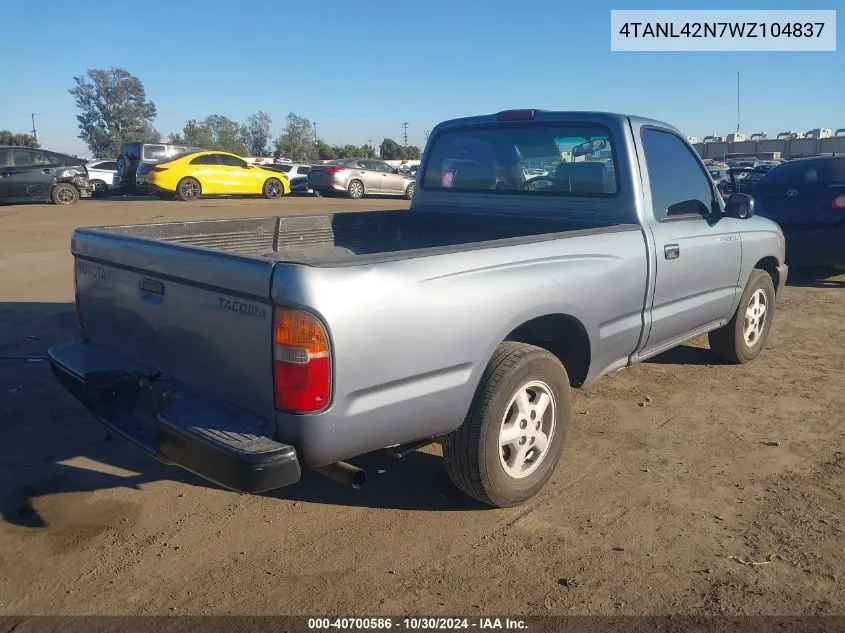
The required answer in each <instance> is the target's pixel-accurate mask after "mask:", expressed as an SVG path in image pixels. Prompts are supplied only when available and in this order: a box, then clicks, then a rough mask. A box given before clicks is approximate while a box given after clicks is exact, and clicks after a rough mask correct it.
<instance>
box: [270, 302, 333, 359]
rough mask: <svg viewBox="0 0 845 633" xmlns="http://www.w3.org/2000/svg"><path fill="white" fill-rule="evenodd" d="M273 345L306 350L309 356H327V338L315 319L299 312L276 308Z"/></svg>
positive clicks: (321, 325) (320, 324) (321, 326)
mask: <svg viewBox="0 0 845 633" xmlns="http://www.w3.org/2000/svg"><path fill="white" fill-rule="evenodd" d="M274 316H275V318H274V324H273V343H275V344H276V345H285V346H288V347H297V348H299V349H304V350H306V351H307V352H308V353H309V355H311V356H316V355H328V352H329V337H328V334H327V333H326V329H325V328H324V327H323V324H322V323H320V322H319V321H318V320H317V318H316V317H314V316H312V315H310V314H308V313H307V312H301V311H299V310H286V309H285V308H276V312H275V315H274Z"/></svg>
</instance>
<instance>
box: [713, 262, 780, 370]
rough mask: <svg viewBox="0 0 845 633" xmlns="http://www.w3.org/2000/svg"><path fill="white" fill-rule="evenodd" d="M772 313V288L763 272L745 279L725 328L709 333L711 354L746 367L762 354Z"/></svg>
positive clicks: (771, 283)
mask: <svg viewBox="0 0 845 633" xmlns="http://www.w3.org/2000/svg"><path fill="white" fill-rule="evenodd" d="M774 311H775V286H774V283H773V282H772V278H771V277H770V276H769V273H767V272H766V271H764V270H759V269H757V268H755V269H754V270H753V271H752V272H751V276H750V277H749V278H748V283H747V284H746V285H745V290H744V291H743V293H742V297H740V300H739V307H737V309H736V312H735V313H734V315H733V317H732V318H731V320H730V321H728V322H727V324H726V325H724V326H723V327H721V328H719V329H718V330H714V331H712V332H710V334H709V336H708V338H709V339H710V350H711V351H712V352H713V353H714V354H716V355H717V356H719V357H720V358H722V359H724V360H726V361H728V362H731V363H747V362H748V361H751V360H754V359H755V358H757V357H758V356H759V355H760V352H761V351H763V346H764V345H765V344H766V339H767V338H768V337H769V331H770V330H771V328H772V317H774Z"/></svg>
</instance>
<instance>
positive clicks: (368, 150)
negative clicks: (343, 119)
mask: <svg viewBox="0 0 845 633" xmlns="http://www.w3.org/2000/svg"><path fill="white" fill-rule="evenodd" d="M360 151H361V154H360V155H361V156H363V157H364V158H375V157H376V148H375V147H373V146H372V145H367V144H364V145H362V146H361V150H360Z"/></svg>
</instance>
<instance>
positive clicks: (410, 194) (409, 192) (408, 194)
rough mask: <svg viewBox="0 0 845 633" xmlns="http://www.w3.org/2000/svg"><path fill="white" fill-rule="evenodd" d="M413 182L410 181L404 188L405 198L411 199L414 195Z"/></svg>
mask: <svg viewBox="0 0 845 633" xmlns="http://www.w3.org/2000/svg"><path fill="white" fill-rule="evenodd" d="M414 189H415V185H414V183H410V184H409V185H408V186H407V187H406V189H405V198H406V199H408V200H411V199H412V198H413V197H414Z"/></svg>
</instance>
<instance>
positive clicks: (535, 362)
mask: <svg viewBox="0 0 845 633" xmlns="http://www.w3.org/2000/svg"><path fill="white" fill-rule="evenodd" d="M532 391H533V393H534V398H533V399H530V397H529V399H528V400H526V402H525V409H527V410H525V409H524V412H525V413H527V415H526V417H525V418H520V417H519V414H520V412H519V410H518V407H517V404H516V403H515V400H516V398H517V396H518V395H519V394H520V393H523V392H525V394H526V395H529V396H530V394H531V393H532ZM543 395H546V396H549V399H550V401H549V402H547V404H546V408H545V413H541V414H540V415H539V419H536V418H532V417H531V416H532V415H533V414H532V413H529V411H531V410H534V411H535V413H536V409H533V406H534V405H535V404H537V403H538V402H540V399H541V398H543ZM570 409H571V405H570V394H569V378H568V376H567V373H566V369H565V368H564V367H563V365H562V364H561V362H560V361H559V360H558V359H557V358H556V357H555V356H553V355H552V354H550V353H549V352H547V351H546V350H544V349H542V348H540V347H535V346H533V345H526V344H524V343H514V342H511V341H506V342H504V343H502V344H501V345H499V347H498V348H497V349H496V352H495V354H493V358H492V359H491V360H490V362H489V363H488V364H487V367H486V368H485V370H484V373H483V375H482V377H481V383H480V384H479V386H478V389H477V391H476V394H475V398H474V400H473V403H472V406H471V407H470V410H469V414H468V415H467V418H466V420H464V423H463V424H462V425H461V426H460V428H458V429H457V430H456V431H454V432H453V433H451V434H450V435H449V436H448V437H447V438H446V439H445V441H444V443H443V457H444V459H445V461H446V471H447V473H448V474H449V478H450V479H451V480H452V483H454V484H455V486H457V487H458V489H459V490H461V491H462V492H463V493H464V494H466V495H468V496H470V497H472V498H474V499H477V500H478V501H480V502H481V503H483V504H485V505H488V506H493V507H496V508H507V507H512V506H515V505H519V504H520V503H523V502H524V501H526V500H528V499H530V498H531V497H533V496H534V495H535V494H537V492H538V491H539V490H540V489H541V488H542V487H543V486H544V485H545V484H546V482H547V481H548V480H549V478H550V477H551V476H552V474H553V473H554V471H555V468H556V467H557V464H558V462H559V461H560V457H561V455H562V454H563V448H564V445H565V443H566V435H567V432H568V430H569V418H570ZM549 413H552V414H553V416H551V417H550V416H549ZM535 422H539V424H540V427H541V428H540V430H541V431H543V432H544V434H545V436H546V437H547V438H548V443H547V448H546V451H545V452H544V453H542V457H541V458H540V459H539V460H537V461H533V462H529V461H520V460H519V455H518V454H514V453H513V451H514V450H519V446H520V445H521V446H527V447H528V448H527V450H526V449H523V450H526V453H525V457H524V458H523V460H524V459H526V458H527V457H528V456H531V455H532V454H536V453H535V451H532V448H531V446H533V445H534V444H535V442H536V441H537V439H539V435H535V434H536V433H537V427H536V426H534V424H535ZM504 423H507V424H508V427H509V428H510V429H512V430H514V431H516V428H515V427H514V425H523V423H525V425H524V426H520V429H524V430H525V434H524V435H520V436H519V438H514V442H513V443H512V444H509V445H507V446H502V443H501V438H500V433H501V431H503V430H507V429H503V426H504ZM517 432H518V431H517ZM549 434H550V437H549ZM520 442H524V443H522V444H520ZM511 462H513V465H514V466H516V467H517V469H518V466H519V464H522V468H524V469H525V470H524V472H523V473H521V474H520V475H519V476H514V470H515V468H513V467H511ZM509 469H510V470H509ZM532 469H533V470H532Z"/></svg>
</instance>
